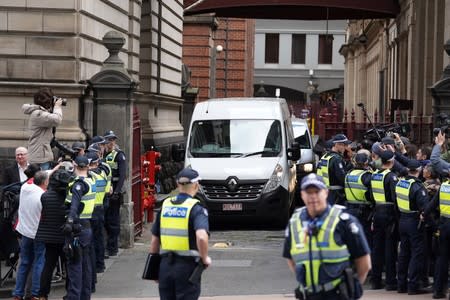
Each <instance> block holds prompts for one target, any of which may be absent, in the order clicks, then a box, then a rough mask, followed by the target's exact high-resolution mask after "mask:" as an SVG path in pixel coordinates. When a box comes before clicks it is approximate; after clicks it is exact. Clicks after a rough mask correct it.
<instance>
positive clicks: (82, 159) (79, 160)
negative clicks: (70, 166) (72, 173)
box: [74, 155, 89, 168]
mask: <svg viewBox="0 0 450 300" xmlns="http://www.w3.org/2000/svg"><path fill="white" fill-rule="evenodd" d="M74 163H75V165H76V166H77V167H79V168H86V167H87V166H88V165H89V159H88V158H87V157H86V156H83V155H78V156H77V157H76V158H75V161H74Z"/></svg>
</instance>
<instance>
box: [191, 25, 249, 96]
mask: <svg viewBox="0 0 450 300" xmlns="http://www.w3.org/2000/svg"><path fill="white" fill-rule="evenodd" d="M217 21H218V28H217V29H216V30H215V31H214V30H213V28H212V24H211V23H192V22H189V23H185V24H184V30H183V63H184V64H186V65H187V66H188V67H189V68H190V70H191V84H192V85H193V86H194V87H198V88H199V95H198V97H197V101H203V100H206V99H208V98H209V96H210V76H211V72H212V70H211V49H212V47H216V46H217V45H221V46H222V47H223V49H224V51H222V52H220V53H217V58H216V97H217V98H219V97H225V96H226V97H247V96H252V95H253V72H254V67H253V66H254V38H255V21H254V20H245V19H228V21H227V19H224V18H220V19H217ZM227 31H228V34H227ZM227 35H228V39H227V41H226V40H225V38H226V36H227ZM225 78H226V79H227V80H226V83H225Z"/></svg>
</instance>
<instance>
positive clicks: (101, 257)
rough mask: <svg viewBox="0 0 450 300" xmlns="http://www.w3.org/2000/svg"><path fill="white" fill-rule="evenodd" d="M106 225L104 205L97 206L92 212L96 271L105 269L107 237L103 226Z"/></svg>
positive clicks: (94, 266)
mask: <svg viewBox="0 0 450 300" xmlns="http://www.w3.org/2000/svg"><path fill="white" fill-rule="evenodd" d="M104 226H105V211H104V209H103V206H96V207H95V208H94V212H93V213H92V219H91V227H92V245H93V248H94V257H95V260H94V262H95V263H94V264H93V268H94V272H97V271H103V270H105V237H104V235H103V228H104Z"/></svg>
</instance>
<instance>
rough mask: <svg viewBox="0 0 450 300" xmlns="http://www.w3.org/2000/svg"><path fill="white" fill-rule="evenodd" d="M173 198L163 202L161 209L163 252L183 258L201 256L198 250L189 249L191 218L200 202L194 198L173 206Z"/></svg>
mask: <svg viewBox="0 0 450 300" xmlns="http://www.w3.org/2000/svg"><path fill="white" fill-rule="evenodd" d="M175 199H176V198H175V197H171V198H169V199H167V200H165V201H164V202H163V205H162V208H161V235H160V240H161V251H160V253H161V254H163V253H167V252H174V253H176V254H178V255H182V256H199V253H198V251H197V250H192V249H190V248H189V216H190V213H191V210H192V208H193V207H194V205H196V204H197V203H199V202H200V201H199V200H197V199H193V198H188V199H186V200H185V201H184V202H183V203H180V204H173V201H172V200H175Z"/></svg>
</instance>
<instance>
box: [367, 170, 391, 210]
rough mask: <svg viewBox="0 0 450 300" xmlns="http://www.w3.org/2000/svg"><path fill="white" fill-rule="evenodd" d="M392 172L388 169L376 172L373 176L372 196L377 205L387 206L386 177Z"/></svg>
mask: <svg viewBox="0 0 450 300" xmlns="http://www.w3.org/2000/svg"><path fill="white" fill-rule="evenodd" d="M389 172H391V171H390V170H388V169H386V170H383V171H382V172H380V170H376V171H375V172H374V173H373V174H372V180H371V185H372V196H373V199H374V200H375V203H376V204H386V194H385V190H384V178H385V177H386V175H387V174H388V173H389Z"/></svg>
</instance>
